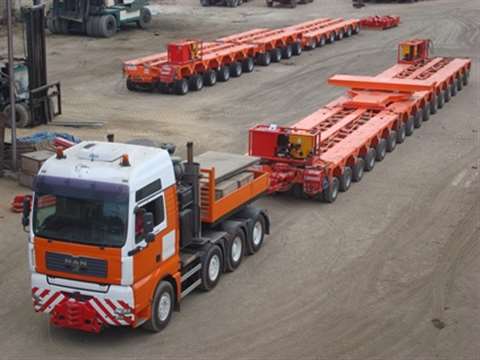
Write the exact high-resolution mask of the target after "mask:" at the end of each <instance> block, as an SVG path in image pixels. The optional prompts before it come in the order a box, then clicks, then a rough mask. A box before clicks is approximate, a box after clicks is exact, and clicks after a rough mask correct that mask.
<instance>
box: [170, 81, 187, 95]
mask: <svg viewBox="0 0 480 360" xmlns="http://www.w3.org/2000/svg"><path fill="white" fill-rule="evenodd" d="M173 90H174V91H175V94H177V95H185V94H186V93H188V81H187V79H179V80H175V82H174V84H173Z"/></svg>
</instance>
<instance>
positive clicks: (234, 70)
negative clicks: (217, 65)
mask: <svg viewBox="0 0 480 360" xmlns="http://www.w3.org/2000/svg"><path fill="white" fill-rule="evenodd" d="M230 75H231V76H232V77H240V76H241V75H242V64H240V63H239V62H238V61H234V62H233V63H231V64H230Z"/></svg>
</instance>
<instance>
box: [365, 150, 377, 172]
mask: <svg viewBox="0 0 480 360" xmlns="http://www.w3.org/2000/svg"><path fill="white" fill-rule="evenodd" d="M376 157H377V153H376V151H375V149H373V148H370V149H368V151H367V154H366V155H365V159H364V160H365V171H372V170H373V168H374V167H375V158H376Z"/></svg>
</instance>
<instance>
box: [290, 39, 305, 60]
mask: <svg viewBox="0 0 480 360" xmlns="http://www.w3.org/2000/svg"><path fill="white" fill-rule="evenodd" d="M302 50H303V49H302V43H301V42H300V41H295V42H294V43H293V45H292V54H293V55H294V56H298V55H300V54H301V53H302Z"/></svg>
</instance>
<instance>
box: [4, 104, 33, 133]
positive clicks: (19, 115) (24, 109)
mask: <svg viewBox="0 0 480 360" xmlns="http://www.w3.org/2000/svg"><path fill="white" fill-rule="evenodd" d="M11 111H12V106H11V105H7V106H6V107H5V109H4V110H3V113H4V114H5V116H7V123H6V127H7V128H11V127H12V126H11V123H10V116H11V115H10V114H11ZM31 122H32V119H31V116H30V110H29V109H28V106H27V105H25V104H23V103H18V104H15V124H16V127H17V128H20V129H22V128H26V127H28V126H29V125H31Z"/></svg>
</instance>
